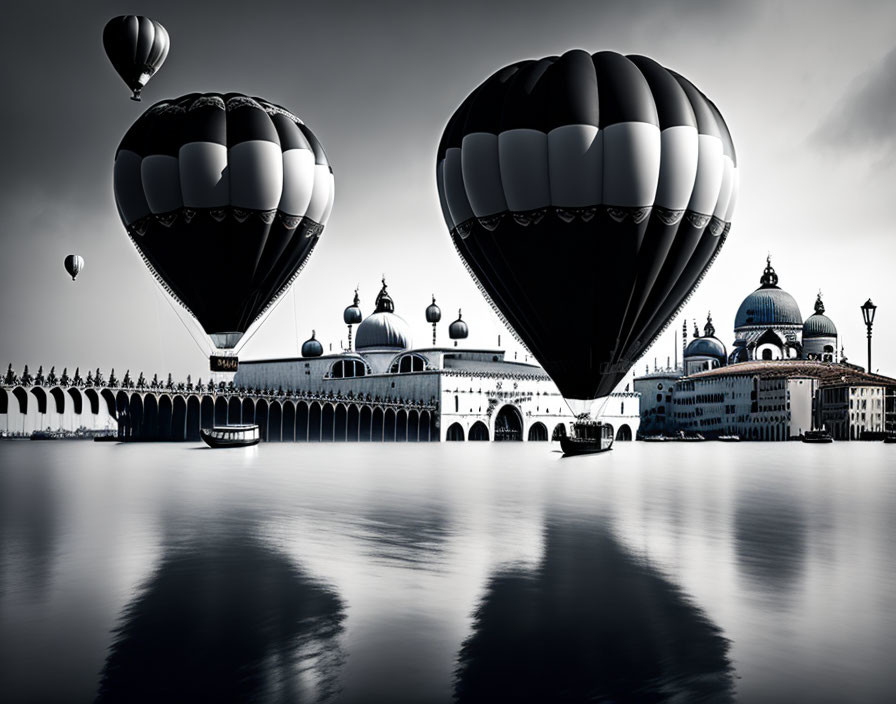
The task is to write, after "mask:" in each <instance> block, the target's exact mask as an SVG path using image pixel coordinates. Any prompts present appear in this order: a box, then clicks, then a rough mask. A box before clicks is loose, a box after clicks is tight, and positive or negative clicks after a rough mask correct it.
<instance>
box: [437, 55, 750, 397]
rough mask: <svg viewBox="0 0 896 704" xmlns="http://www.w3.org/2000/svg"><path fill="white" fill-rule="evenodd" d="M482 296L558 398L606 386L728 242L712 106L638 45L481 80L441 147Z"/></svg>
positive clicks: (733, 186)
mask: <svg viewBox="0 0 896 704" xmlns="http://www.w3.org/2000/svg"><path fill="white" fill-rule="evenodd" d="M436 180H437V184H438V190H439V196H440V201H441V205H442V213H443V216H444V219H445V222H446V224H447V226H448V229H449V230H450V233H451V237H452V239H453V241H454V244H455V246H456V248H457V250H458V252H459V253H460V255H461V257H462V258H463V260H464V262H465V263H466V265H467V268H468V270H469V271H470V273H471V275H472V276H473V278H474V279H475V280H476V282H477V284H478V285H479V287H480V289H481V290H482V292H483V294H484V295H485V296H486V297H487V298H488V299H489V301H490V302H491V303H492V305H493V307H494V308H495V309H496V311H497V312H498V313H499V315H500V316H501V317H502V318H503V319H504V320H505V321H506V322H507V323H508V325H509V326H510V328H511V329H512V330H513V331H514V332H515V333H516V335H517V336H518V338H519V339H520V340H521V341H522V342H523V343H524V344H525V345H526V346H527V347H528V348H529V349H530V350H531V352H532V353H533V354H534V355H535V357H536V359H538V361H539V362H540V363H541V364H542V366H543V367H544V368H545V370H546V371H547V372H548V373H549V374H550V375H551V377H552V378H553V379H554V381H555V383H556V384H557V386H558V387H559V389H560V391H561V393H562V394H563V395H564V397H566V398H567V399H568V400H576V399H579V400H588V399H595V398H599V397H602V396H606V395H607V394H609V393H610V392H611V391H612V390H613V388H614V387H615V386H616V385H617V384H618V383H619V381H620V380H621V379H622V378H623V377H624V376H625V375H626V373H627V372H628V370H629V369H630V368H631V367H632V365H633V364H634V362H635V361H636V360H637V359H638V357H639V356H640V355H641V354H643V352H644V351H645V350H646V349H647V348H648V347H649V346H650V345H651V344H652V342H653V341H654V340H655V339H656V337H657V336H658V335H659V334H660V333H661V332H662V330H663V329H664V327H665V326H666V325H667V324H668V322H669V320H670V319H671V318H672V317H674V315H675V314H676V313H677V311H678V310H680V308H681V306H682V305H683V303H684V301H685V300H686V298H687V297H688V296H689V294H690V293H691V292H692V291H693V289H694V287H695V286H696V285H697V283H698V282H699V280H700V279H701V278H702V276H703V275H704V274H705V272H706V270H707V269H708V267H709V265H710V264H711V263H712V261H713V259H714V258H715V256H716V255H717V254H718V251H719V248H720V247H721V245H722V243H723V242H724V241H725V238H726V237H727V235H728V231H729V228H730V223H731V214H732V212H733V208H734V202H735V198H736V191H737V159H736V155H735V151H734V144H733V141H732V139H731V135H730V134H729V131H728V128H727V126H726V124H725V121H724V119H723V118H722V116H721V114H720V113H719V111H718V109H717V108H716V107H715V105H713V103H712V102H710V100H709V99H708V98H706V96H704V95H703V93H701V92H700V91H699V90H698V89H697V88H695V87H694V86H693V84H691V83H690V82H689V81H688V80H687V79H685V78H683V77H682V76H680V75H679V74H677V73H675V72H674V71H670V70H669V69H666V68H664V67H662V66H660V65H659V64H658V63H656V62H655V61H653V60H651V59H649V58H646V57H643V56H622V55H620V54H616V53H613V52H599V53H596V54H593V55H591V54H588V53H587V52H585V51H581V50H574V51H570V52H567V53H566V54H564V55H563V56H560V57H556V56H554V57H548V58H545V59H540V60H538V61H522V62H519V63H517V64H513V65H511V66H507V67H505V68H503V69H501V70H500V71H498V72H497V73H495V74H494V75H493V76H491V77H490V78H488V79H487V80H486V81H485V82H484V83H482V85H480V86H479V87H478V88H477V89H476V90H474V91H473V92H472V93H471V94H470V96H469V97H467V98H466V100H464V102H463V103H462V104H461V105H460V107H459V108H458V109H457V110H456V112H455V113H454V115H452V117H451V118H450V119H449V121H448V124H447V126H446V127H445V130H444V133H443V135H442V140H441V143H440V145H439V149H438V154H437V167H436Z"/></svg>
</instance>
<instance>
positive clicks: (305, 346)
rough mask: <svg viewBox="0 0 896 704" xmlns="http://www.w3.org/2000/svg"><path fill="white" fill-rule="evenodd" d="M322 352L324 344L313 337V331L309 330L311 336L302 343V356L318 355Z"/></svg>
mask: <svg viewBox="0 0 896 704" xmlns="http://www.w3.org/2000/svg"><path fill="white" fill-rule="evenodd" d="M323 353H324V346H323V345H322V344H320V342H318V340H317V338H316V337H315V331H314V330H312V331H311V338H310V339H308V340H305V342H303V343H302V356H303V357H320V356H321V355H322V354H323Z"/></svg>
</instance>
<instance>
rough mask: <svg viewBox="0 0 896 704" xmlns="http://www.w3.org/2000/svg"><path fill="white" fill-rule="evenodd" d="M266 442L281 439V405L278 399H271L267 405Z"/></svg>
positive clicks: (279, 440) (280, 440)
mask: <svg viewBox="0 0 896 704" xmlns="http://www.w3.org/2000/svg"><path fill="white" fill-rule="evenodd" d="M267 441H268V442H282V441H283V406H281V405H280V402H279V401H271V403H270V405H269V406H268V433H267Z"/></svg>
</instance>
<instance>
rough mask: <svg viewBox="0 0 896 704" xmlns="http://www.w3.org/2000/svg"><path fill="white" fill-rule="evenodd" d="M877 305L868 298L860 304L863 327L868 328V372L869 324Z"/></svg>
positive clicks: (869, 368) (872, 322)
mask: <svg viewBox="0 0 896 704" xmlns="http://www.w3.org/2000/svg"><path fill="white" fill-rule="evenodd" d="M875 311H877V306H876V305H874V304H873V303H872V302H871V299H870V298H869V299H868V300H867V301H865V303H864V304H863V305H862V318H863V319H864V321H865V327H867V328H868V373H869V374H870V373H871V326H872V325H873V324H874V313H875Z"/></svg>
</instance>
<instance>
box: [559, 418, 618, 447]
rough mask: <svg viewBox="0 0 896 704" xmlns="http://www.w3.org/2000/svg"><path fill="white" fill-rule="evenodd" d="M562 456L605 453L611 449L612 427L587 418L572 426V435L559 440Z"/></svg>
mask: <svg viewBox="0 0 896 704" xmlns="http://www.w3.org/2000/svg"><path fill="white" fill-rule="evenodd" d="M560 447H561V448H562V449H563V455H564V456H566V455H587V454H591V453H594V452H606V451H607V450H609V449H611V448H612V447H613V426H612V425H609V424H606V423H601V422H600V421H596V420H591V419H590V418H588V417H587V416H585V417H581V418H579V420H577V421H576V422H575V423H573V424H572V435H570V436H569V437H561V438H560Z"/></svg>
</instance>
